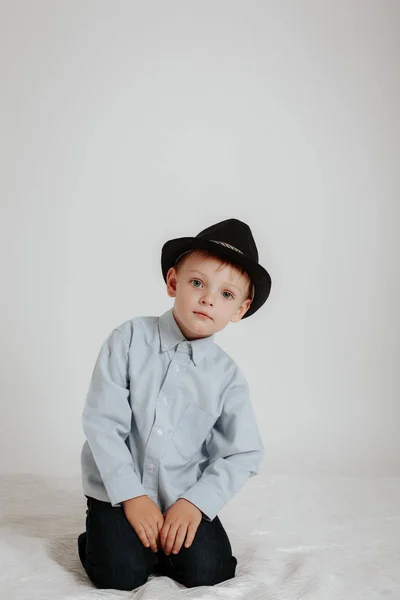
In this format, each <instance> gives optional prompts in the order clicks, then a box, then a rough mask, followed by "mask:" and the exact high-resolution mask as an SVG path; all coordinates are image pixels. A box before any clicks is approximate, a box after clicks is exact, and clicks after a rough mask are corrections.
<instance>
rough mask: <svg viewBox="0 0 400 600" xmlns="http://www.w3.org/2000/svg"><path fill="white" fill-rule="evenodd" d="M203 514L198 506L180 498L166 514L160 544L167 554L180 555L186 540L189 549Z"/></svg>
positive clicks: (186, 546)
mask: <svg viewBox="0 0 400 600" xmlns="http://www.w3.org/2000/svg"><path fill="white" fill-rule="evenodd" d="M201 519H202V513H201V510H200V509H199V508H197V506H195V505H194V504H192V503H191V502H189V500H185V498H179V500H177V501H176V502H175V504H172V506H170V507H169V508H168V510H167V511H166V512H165V513H164V525H163V527H162V529H161V531H160V535H159V543H160V546H161V548H162V549H163V550H164V552H165V554H166V555H167V556H168V555H169V554H171V551H172V552H173V554H178V552H179V551H180V549H181V547H182V544H183V542H184V540H185V536H186V542H185V548H189V546H190V545H191V543H192V542H193V540H194V536H195V535H196V531H197V529H198V527H199V525H200V522H201Z"/></svg>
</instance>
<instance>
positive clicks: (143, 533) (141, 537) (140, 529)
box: [136, 525, 150, 548]
mask: <svg viewBox="0 0 400 600" xmlns="http://www.w3.org/2000/svg"><path fill="white" fill-rule="evenodd" d="M136 533H137V536H138V538H139V540H140V541H141V542H142V544H143V546H145V547H146V548H148V547H149V546H150V542H149V539H148V537H147V533H146V530H145V528H144V527H143V525H139V526H138V528H137V530H136Z"/></svg>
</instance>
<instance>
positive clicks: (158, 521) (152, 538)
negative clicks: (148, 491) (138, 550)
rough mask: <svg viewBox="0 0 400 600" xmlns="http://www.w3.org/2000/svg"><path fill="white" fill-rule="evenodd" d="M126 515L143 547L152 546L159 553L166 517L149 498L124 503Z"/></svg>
mask: <svg viewBox="0 0 400 600" xmlns="http://www.w3.org/2000/svg"><path fill="white" fill-rule="evenodd" d="M122 506H123V509H124V513H125V516H126V518H127V519H128V521H129V523H130V524H131V526H132V527H133V529H134V530H135V531H136V533H137V535H138V537H139V539H140V541H141V542H142V544H143V546H146V548H148V547H149V546H151V549H152V550H153V552H157V550H158V547H157V543H158V539H159V538H158V536H159V533H160V531H161V529H162V528H163V525H164V517H163V515H162V512H161V511H160V509H159V508H158V506H157V504H156V503H155V502H153V500H152V499H151V498H149V496H137V497H136V498H130V499H129V500H124V501H123V502H122Z"/></svg>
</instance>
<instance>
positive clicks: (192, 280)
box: [190, 279, 201, 287]
mask: <svg viewBox="0 0 400 600" xmlns="http://www.w3.org/2000/svg"><path fill="white" fill-rule="evenodd" d="M194 281H196V282H197V283H200V284H201V281H199V280H198V279H191V281H190V282H191V283H193V282H194ZM194 287H199V286H198V285H195V286H194Z"/></svg>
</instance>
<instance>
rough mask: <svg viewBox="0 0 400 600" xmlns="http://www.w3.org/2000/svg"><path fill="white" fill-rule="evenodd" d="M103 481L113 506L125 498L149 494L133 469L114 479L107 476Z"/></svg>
mask: <svg viewBox="0 0 400 600" xmlns="http://www.w3.org/2000/svg"><path fill="white" fill-rule="evenodd" d="M103 483H104V487H105V488H106V492H107V495H108V497H109V499H110V502H111V505H112V506H120V503H121V502H124V500H129V499H130V498H137V496H145V495H146V494H147V493H146V490H145V489H144V487H143V485H142V484H141V483H140V481H139V477H138V476H137V474H136V472H135V471H133V470H132V471H131V472H130V473H126V474H125V475H123V476H119V477H117V478H114V479H113V478H111V477H107V479H103Z"/></svg>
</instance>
